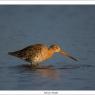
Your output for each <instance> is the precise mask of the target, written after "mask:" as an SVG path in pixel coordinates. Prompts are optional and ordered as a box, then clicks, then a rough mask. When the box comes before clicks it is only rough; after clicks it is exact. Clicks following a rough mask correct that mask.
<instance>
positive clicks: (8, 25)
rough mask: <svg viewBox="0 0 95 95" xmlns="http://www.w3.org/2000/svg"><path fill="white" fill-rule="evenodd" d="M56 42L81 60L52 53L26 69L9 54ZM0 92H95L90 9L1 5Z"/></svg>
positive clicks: (94, 20) (93, 9) (93, 12)
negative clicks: (37, 44) (38, 66)
mask: <svg viewBox="0 0 95 95" xmlns="http://www.w3.org/2000/svg"><path fill="white" fill-rule="evenodd" d="M36 43H43V44H46V45H48V46H50V45H51V44H53V43H57V44H59V45H60V46H61V48H63V49H64V50H65V51H68V52H70V53H71V54H72V55H73V56H75V57H78V58H79V59H80V60H79V61H78V62H74V61H72V60H70V59H68V58H64V57H63V56H61V55H58V54H55V55H54V56H53V57H52V58H51V59H49V60H48V61H45V62H44V63H43V65H45V66H48V65H52V67H48V68H46V69H45V68H42V69H37V70H31V69H30V67H28V66H26V64H28V62H26V61H24V60H21V59H19V58H16V57H13V56H10V55H8V52H10V51H16V50H19V49H22V48H24V47H26V46H28V45H31V44H36ZM0 90H95V6H90V5H89V6H87V5H85V6H84V5H83V6H82V5H77V6H76V5H21V6H18V5H14V6H13V5H6V6H4V5H0Z"/></svg>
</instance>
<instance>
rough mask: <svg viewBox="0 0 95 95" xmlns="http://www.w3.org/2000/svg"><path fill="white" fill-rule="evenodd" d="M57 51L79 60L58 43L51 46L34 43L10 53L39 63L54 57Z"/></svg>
mask: <svg viewBox="0 0 95 95" xmlns="http://www.w3.org/2000/svg"><path fill="white" fill-rule="evenodd" d="M55 52H59V53H62V54H63V55H65V56H68V57H69V58H72V59H74V60H76V61H77V59H75V58H73V57H72V56H71V55H69V54H67V53H65V52H64V51H62V50H61V49H60V47H59V45H57V44H53V45H51V46H50V47H48V46H47V45H44V44H34V45H30V46H28V47H26V48H24V49H21V50H18V51H15V52H9V54H10V55H13V56H16V57H19V58H21V59H24V60H26V61H28V62H31V63H32V64H34V65H37V64H39V63H40V62H42V61H44V60H47V59H49V58H50V57H52V55H53V54H54V53H55Z"/></svg>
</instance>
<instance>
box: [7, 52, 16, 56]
mask: <svg viewBox="0 0 95 95" xmlns="http://www.w3.org/2000/svg"><path fill="white" fill-rule="evenodd" d="M8 54H9V55H12V56H17V55H18V54H17V52H8Z"/></svg>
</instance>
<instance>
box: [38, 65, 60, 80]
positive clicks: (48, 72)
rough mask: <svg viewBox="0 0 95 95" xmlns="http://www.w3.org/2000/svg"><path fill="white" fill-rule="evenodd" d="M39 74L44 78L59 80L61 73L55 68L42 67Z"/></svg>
mask: <svg viewBox="0 0 95 95" xmlns="http://www.w3.org/2000/svg"><path fill="white" fill-rule="evenodd" d="M37 72H38V73H39V74H40V75H41V76H43V77H48V78H51V79H58V78H59V72H58V70H57V69H56V68H54V67H53V66H42V67H40V68H39V69H37Z"/></svg>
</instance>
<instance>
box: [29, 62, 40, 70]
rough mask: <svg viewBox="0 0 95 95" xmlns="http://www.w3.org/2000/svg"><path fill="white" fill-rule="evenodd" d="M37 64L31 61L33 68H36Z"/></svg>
mask: <svg viewBox="0 0 95 95" xmlns="http://www.w3.org/2000/svg"><path fill="white" fill-rule="evenodd" d="M38 66H39V64H38V63H33V62H32V63H31V67H32V68H33V69H35V68H37V67H38Z"/></svg>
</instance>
